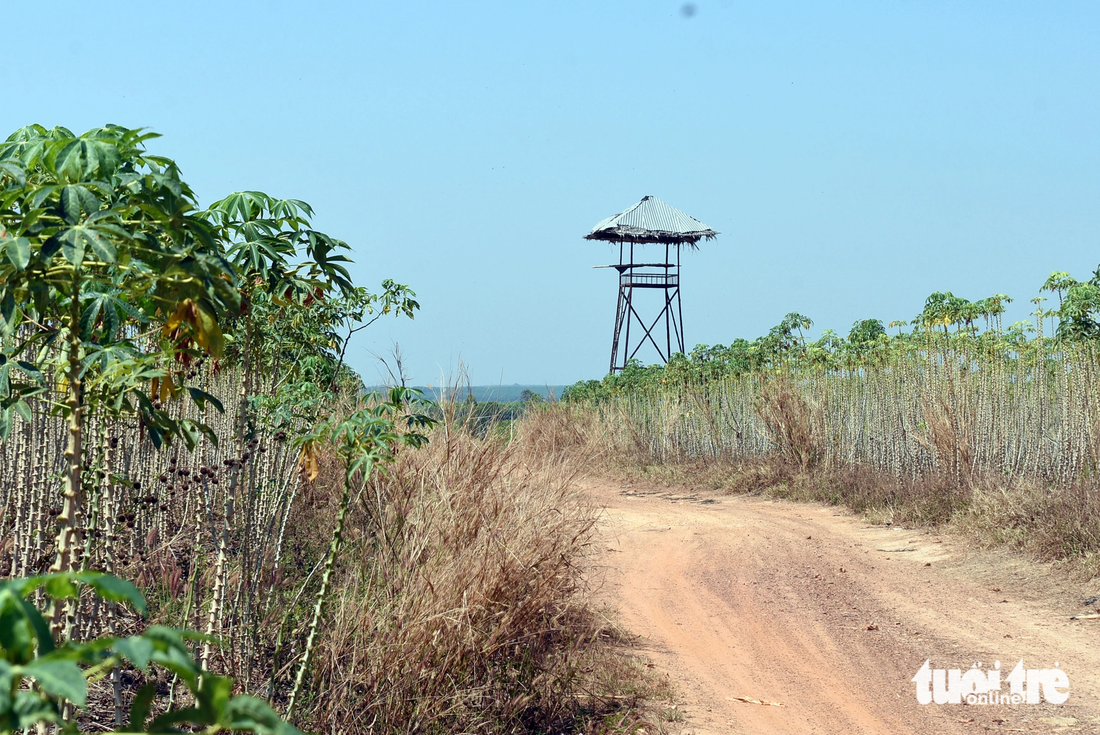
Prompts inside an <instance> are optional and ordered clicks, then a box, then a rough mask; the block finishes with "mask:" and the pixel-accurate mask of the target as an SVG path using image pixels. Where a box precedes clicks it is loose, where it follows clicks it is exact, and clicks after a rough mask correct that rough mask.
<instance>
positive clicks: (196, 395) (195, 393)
mask: <svg viewBox="0 0 1100 735" xmlns="http://www.w3.org/2000/svg"><path fill="white" fill-rule="evenodd" d="M187 392H188V393H190V394H191V400H192V401H194V402H195V403H196V404H197V405H198V406H199V407H200V408H205V407H206V404H207V403H210V404H212V405H213V406H214V408H216V409H218V413H225V407H224V406H222V402H221V401H219V400H218V399H217V398H215V397H214V396H212V395H210V394H209V393H207V392H206V391H204V390H200V389H198V388H188V389H187Z"/></svg>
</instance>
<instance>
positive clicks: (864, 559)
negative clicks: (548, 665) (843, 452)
mask: <svg viewBox="0 0 1100 735" xmlns="http://www.w3.org/2000/svg"><path fill="white" fill-rule="evenodd" d="M589 490H590V492H592V493H593V495H594V496H595V497H596V498H597V500H598V502H600V503H601V504H603V505H604V506H605V507H606V516H605V522H604V537H603V542H604V544H605V546H606V548H607V552H606V554H605V558H606V560H607V561H606V567H605V572H606V577H605V582H604V593H605V594H606V595H607V597H608V599H609V600H610V601H611V602H612V604H613V605H614V606H616V607H617V608H618V609H619V610H620V613H621V617H620V619H621V620H622V621H623V623H624V626H625V627H626V628H627V629H628V630H630V632H632V633H635V634H637V635H639V636H641V642H640V646H641V647H642V649H643V650H644V651H645V653H646V655H648V657H649V658H650V660H651V661H652V663H653V664H654V666H655V670H656V671H657V672H659V673H661V672H663V673H666V674H667V675H668V676H670V677H671V679H672V680H673V682H674V685H675V687H676V691H677V705H678V708H679V709H680V711H682V712H683V713H684V716H685V718H684V723H683V726H682V728H683V732H685V733H800V734H806V733H828V734H829V735H848V734H853V735H854V734H856V733H976V732H1087V733H1092V732H1096V733H1100V699H1098V694H1100V620H1095V619H1086V620H1078V621H1071V620H1070V617H1071V616H1074V615H1084V614H1089V613H1093V614H1095V610H1091V609H1089V608H1086V607H1084V606H1083V605H1082V599H1083V598H1085V597H1087V596H1089V595H1097V594H1100V591H1097V590H1098V589H1100V584H1093V585H1082V584H1077V583H1073V582H1069V581H1066V580H1065V579H1064V575H1062V574H1060V573H1059V572H1057V571H1056V570H1054V569H1052V567H1051V566H1049V565H1041V564H1037V563H1032V562H1028V561H1027V560H1024V559H1022V558H1020V557H1019V556H1016V555H1011V554H1008V553H1000V552H997V553H989V552H972V551H970V550H969V549H968V548H967V547H966V545H965V543H964V542H963V540H960V539H954V538H950V537H941V536H937V535H934V534H928V533H926V532H924V531H916V530H911V529H901V528H890V527H873V526H869V525H868V524H867V523H865V522H863V521H861V520H860V519H859V518H857V517H854V516H852V515H850V514H847V513H845V512H843V511H841V510H838V509H835V508H828V507H822V506H817V505H806V504H796V503H786V502H775V501H770V500H763V499H759V498H748V497H730V496H720V497H707V496H695V495H692V494H690V493H681V494H677V493H675V492H668V491H662V490H652V489H651V490H646V489H642V488H638V487H629V486H622V487H620V486H619V485H617V484H614V485H610V484H607V483H593V484H591V485H590V486H589ZM1096 604H1100V603H1096ZM929 659H930V660H931V666H932V668H942V669H954V668H957V669H961V670H963V671H964V672H965V671H966V670H968V669H970V668H971V666H972V665H974V664H976V663H978V662H981V668H983V669H992V668H993V667H994V662H995V661H1000V663H1001V670H1002V675H1001V676H1002V679H1004V678H1005V677H1007V676H1008V674H1009V672H1010V671H1011V669H1012V668H1013V667H1014V666H1015V665H1016V662H1017V661H1019V660H1021V659H1023V661H1024V666H1025V667H1026V668H1035V669H1044V668H1052V667H1053V666H1054V664H1055V662H1057V663H1058V664H1059V666H1060V668H1061V669H1062V670H1063V671H1064V672H1065V673H1066V675H1067V676H1068V678H1069V683H1070V687H1069V691H1070V696H1069V699H1068V701H1067V702H1066V703H1065V704H1062V705H1052V704H1049V703H1042V704H1031V705H1028V704H1020V705H1015V706H1013V705H1009V704H1004V705H985V706H983V705H967V704H958V705H950V704H945V705H937V704H928V705H923V706H922V705H920V704H918V703H917V700H916V685H915V684H914V683H912V682H911V679H912V678H913V676H914V675H915V674H916V673H917V671H918V669H920V667H921V665H922V664H923V663H924V662H925V660H929ZM1003 686H1004V691H1005V692H1006V693H1007V692H1008V684H1007V683H1005V684H1004V685H1003ZM739 697H744V698H747V699H751V700H757V701H759V702H764V704H759V703H754V702H745V701H742V700H739V699H737V698H739ZM767 703H775V704H767ZM777 705H779V706H777Z"/></svg>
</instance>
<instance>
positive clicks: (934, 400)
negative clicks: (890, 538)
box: [565, 270, 1100, 568]
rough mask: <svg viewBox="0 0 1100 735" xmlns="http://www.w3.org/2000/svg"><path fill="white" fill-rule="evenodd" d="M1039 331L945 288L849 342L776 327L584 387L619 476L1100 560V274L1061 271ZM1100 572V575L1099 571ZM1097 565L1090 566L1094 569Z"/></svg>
mask: <svg viewBox="0 0 1100 735" xmlns="http://www.w3.org/2000/svg"><path fill="white" fill-rule="evenodd" d="M1042 291H1043V292H1044V293H1046V294H1050V295H1051V296H1052V297H1056V298H1057V306H1056V307H1055V308H1049V309H1048V308H1044V302H1045V301H1046V300H1047V299H1046V297H1045V296H1041V297H1039V298H1037V299H1035V300H1033V303H1034V304H1035V305H1036V311H1035V312H1034V314H1033V317H1034V321H1033V322H1017V323H1015V324H1012V325H1010V326H1008V327H1007V328H1006V327H1004V326H1003V324H1002V315H1003V313H1004V307H1005V304H1006V303H1008V302H1009V301H1010V299H1009V298H1008V297H1006V296H1004V295H1001V294H998V295H995V296H992V297H990V298H987V299H983V300H980V301H977V302H970V301H967V300H965V299H962V298H960V297H957V296H954V295H953V294H951V293H935V294H932V295H931V296H930V297H929V298H928V299H927V301H926V303H925V305H924V308H923V309H922V310H921V312H920V313H919V314H917V315H916V316H915V317H914V318H913V319H912V320H911V321H908V322H907V321H896V322H891V323H890V324H889V325H884V324H883V323H882V322H881V321H878V320H873V319H871V320H863V321H858V322H856V323H855V324H854V325H853V326H852V329H851V331H850V332H849V334H848V335H847V337H842V336H840V335H837V334H836V333H834V332H832V331H831V330H827V331H826V332H825V333H824V334H823V335H822V336H821V338H820V339H818V340H816V341H809V340H807V339H806V338H805V337H804V330H806V329H808V328H809V327H810V326H811V325H812V322H811V321H810V319H808V318H807V317H805V316H803V315H800V314H789V315H787V317H785V318H784V319H783V321H782V322H781V323H780V324H779V325H777V326H776V327H774V328H773V329H772V330H771V331H770V332H769V333H768V334H767V335H765V336H763V337H760V338H758V339H756V340H754V341H751V342H750V341H747V340H737V341H735V342H734V343H733V344H731V345H729V346H724V345H716V346H706V345H700V346H698V347H696V348H695V349H694V350H693V351H692V352H691V354H690V355H677V356H675V357H674V358H673V359H672V360H671V361H670V362H669V363H668V365H664V366H654V367H644V366H641V365H639V364H636V363H635V364H632V365H630V366H628V368H627V369H626V370H624V371H623V372H622V373H620V374H614V375H609V376H608V377H607V378H605V379H604V380H602V381H587V382H582V383H578V384H576V385H574V386H571V387H570V388H569V389H568V391H567V392H566V395H565V400H566V401H567V402H568V403H571V404H573V405H575V406H581V407H584V409H585V410H586V411H587V412H589V413H590V414H592V415H593V416H595V417H596V419H598V421H599V422H600V424H601V425H602V427H603V431H604V432H605V433H604V435H605V440H606V442H607V443H608V444H609V445H610V446H611V447H613V448H614V451H615V452H616V453H617V456H618V457H619V458H620V460H621V461H622V467H623V468H626V469H628V471H630V472H633V473H640V474H643V475H646V476H649V477H653V478H655V479H656V478H661V477H663V478H665V479H668V480H674V481H678V482H687V483H691V484H700V485H704V486H711V487H715V488H722V489H726V490H730V491H735V492H767V493H770V494H774V495H778V496H781V497H791V498H798V499H808V500H820V501H824V502H829V503H837V504H846V505H848V506H850V507H852V508H853V509H855V510H857V511H860V512H864V513H869V514H871V515H872V516H873V517H874V518H876V519H879V520H883V521H888V522H895V523H919V524H932V525H944V524H952V525H954V526H956V527H958V528H961V529H964V530H966V531H967V532H969V533H971V534H973V535H975V536H976V537H977V538H979V539H980V540H981V541H982V542H984V543H991V544H1008V545H1011V546H1014V547H1018V548H1024V549H1027V550H1030V551H1032V552H1034V553H1036V554H1037V555H1039V556H1040V557H1042V558H1046V559H1078V560H1080V559H1084V558H1088V559H1092V560H1095V558H1096V554H1097V552H1098V551H1100V479H1098V476H1100V475H1098V473H1100V359H1098V358H1100V270H1098V272H1097V273H1096V274H1093V276H1092V277H1091V278H1090V279H1089V280H1087V281H1078V280H1076V279H1074V278H1072V277H1071V276H1070V275H1069V274H1067V273H1060V272H1059V273H1054V274H1052V275H1051V277H1050V278H1049V279H1048V280H1047V282H1046V283H1045V284H1044V285H1043V288H1042ZM1093 566H1095V565H1093ZM1090 568H1091V567H1090Z"/></svg>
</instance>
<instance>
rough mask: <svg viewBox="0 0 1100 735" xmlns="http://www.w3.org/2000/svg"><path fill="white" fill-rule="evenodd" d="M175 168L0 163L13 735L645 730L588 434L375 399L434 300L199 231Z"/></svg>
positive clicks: (69, 152) (310, 248)
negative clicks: (581, 492) (635, 707)
mask: <svg viewBox="0 0 1100 735" xmlns="http://www.w3.org/2000/svg"><path fill="white" fill-rule="evenodd" d="M154 138H155V136H153V135H151V134H149V133H146V132H142V131H136V130H127V129H123V128H119V127H107V128H102V129H96V130H92V131H89V132H88V133H85V134H83V135H79V136H78V135H74V134H73V133H71V132H70V131H68V130H65V129H62V128H55V129H52V130H47V129H44V128H41V127H37V126H32V127H28V128H24V129H22V130H19V131H17V132H16V133H14V134H13V135H12V136H11V137H10V138H8V140H7V142H5V143H3V144H0V317H2V323H0V326H2V331H0V345H2V352H0V439H2V442H0V577H2V579H3V580H4V581H0V654H2V655H0V732H13V731H30V730H34V729H35V728H38V729H39V732H45V729H46V728H50V727H57V728H72V727H76V726H79V727H80V728H81V729H84V730H97V731H98V730H122V731H127V732H136V731H147V732H168V731H173V729H174V728H185V729H189V730H194V731H203V732H208V733H213V732H216V731H219V730H238V731H240V730H244V731H254V732H261V733H276V732H277V733H293V732H296V730H295V729H294V726H300V727H302V728H303V729H310V730H314V731H318V732H320V731H325V732H337V731H339V732H394V733H397V732H401V733H406V732H407V733H419V732H445V731H446V732H458V731H462V732H474V731H482V732H487V731H492V732H516V731H530V730H539V731H546V730H548V729H549V728H554V729H555V731H559V730H569V731H577V730H584V729H587V728H592V727H597V726H600V727H603V726H613V725H614V723H624V722H629V721H631V718H632V717H633V715H632V714H631V705H630V702H631V699H630V698H629V697H625V696H620V694H621V693H620V692H617V691H615V690H614V687H615V684H614V682H611V681H605V680H603V679H601V677H600V675H599V674H598V673H594V672H597V670H598V669H599V667H595V666H594V665H593V664H592V661H593V657H594V656H599V655H602V654H601V653H600V650H599V649H600V641H601V640H603V639H604V638H606V637H607V633H606V632H605V631H604V630H603V628H602V627H601V624H600V623H599V620H600V618H599V617H598V616H597V615H596V614H595V612H594V611H593V610H592V609H591V608H590V606H589V603H588V602H587V598H586V596H585V594H584V576H583V568H584V559H585V557H586V555H587V548H588V545H589V543H590V538H591V534H592V532H593V524H594V520H595V512H594V510H593V509H592V508H590V507H588V506H587V505H586V504H585V502H584V501H583V500H582V499H580V498H578V497H576V495H575V494H574V493H572V492H571V491H570V481H571V479H572V477H573V475H574V474H575V473H576V471H577V467H578V464H577V461H578V459H577V458H576V457H574V456H573V455H571V454H570V448H571V447H574V446H576V445H578V444H579V443H581V441H580V439H579V438H578V436H577V431H578V430H577V429H576V427H574V426H573V425H572V424H570V423H569V422H568V421H565V420H564V419H563V417H562V416H558V415H557V414H554V413H553V412H549V411H544V412H535V413H536V414H537V415H535V416H533V417H532V418H531V420H529V421H522V422H518V423H515V424H514V425H513V426H512V427H511V429H510V432H509V438H510V441H507V442H506V441H503V440H502V439H500V438H499V437H498V436H494V435H493V433H492V432H489V431H486V429H485V427H483V426H480V425H474V423H472V422H471V420H470V417H471V416H473V413H472V412H471V411H469V410H465V411H463V410H462V409H461V407H455V406H454V405H448V404H443V405H441V406H435V405H432V404H430V403H429V402H427V401H426V400H424V399H423V397H422V396H420V395H419V394H418V393H417V392H415V391H411V390H406V389H403V388H395V389H393V390H391V391H388V392H386V393H382V394H371V395H367V394H365V393H364V392H363V389H362V383H361V382H360V380H359V378H358V376H357V375H355V374H354V373H353V372H352V371H350V370H349V369H348V368H347V367H346V365H345V362H344V353H345V350H346V348H347V345H348V340H349V339H351V338H352V336H353V334H354V332H356V331H358V330H359V329H362V328H363V327H365V326H367V325H369V324H371V323H372V322H374V321H375V320H376V319H379V318H384V317H387V316H389V317H392V316H399V317H400V316H404V317H409V318H411V317H413V316H414V314H415V312H416V311H417V310H418V308H419V305H418V303H417V302H416V300H415V294H414V293H413V292H412V291H411V290H410V289H409V288H408V287H406V286H404V285H401V284H398V283H395V282H393V281H390V280H386V281H383V282H382V285H381V289H380V290H379V291H377V292H370V291H367V290H366V289H364V288H362V287H360V286H356V285H355V284H353V283H352V282H351V279H350V276H349V274H348V271H347V270H346V266H347V264H348V262H349V261H348V259H347V258H346V257H345V255H343V254H342V253H343V252H344V251H346V250H347V249H348V248H347V246H346V245H345V244H344V243H343V242H342V241H340V240H337V239H335V238H333V237H331V236H329V235H326V234H324V233H321V232H318V231H316V230H314V229H313V228H312V225H311V223H310V220H311V218H312V210H311V208H310V207H309V205H307V204H306V203H304V202H301V201H297V200H289V199H275V198H273V197H270V196H268V195H266V194H263V193H260V192H242V193H237V194H232V195H229V196H228V197H226V198H224V199H221V200H219V201H217V202H215V203H214V204H213V205H210V206H209V207H206V208H203V207H200V206H199V204H198V203H197V198H196V196H195V194H194V193H193V192H192V191H191V189H190V188H189V187H188V186H187V184H186V183H185V182H184V181H182V180H181V179H180V175H179V170H178V168H177V167H176V164H175V163H174V162H173V161H171V160H170V159H168V158H164V157H162V156H160V155H154V154H153V153H152V152H151V149H150V146H151V144H152V142H153V140H154ZM485 435H489V436H488V438H479V436H485ZM289 723H293V725H292V724H289Z"/></svg>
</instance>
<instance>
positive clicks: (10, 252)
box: [4, 237, 31, 271]
mask: <svg viewBox="0 0 1100 735" xmlns="http://www.w3.org/2000/svg"><path fill="white" fill-rule="evenodd" d="M4 249H5V251H6V252H7V256H8V260H9V261H11V264H12V265H14V266H15V269H16V270H19V271H21V270H23V269H25V268H26V267H27V266H28V265H30V262H31V242H30V240H28V239H27V238H25V237H12V238H9V239H8V241H7V243H5V246H4Z"/></svg>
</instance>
